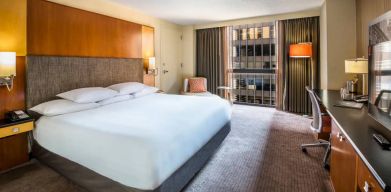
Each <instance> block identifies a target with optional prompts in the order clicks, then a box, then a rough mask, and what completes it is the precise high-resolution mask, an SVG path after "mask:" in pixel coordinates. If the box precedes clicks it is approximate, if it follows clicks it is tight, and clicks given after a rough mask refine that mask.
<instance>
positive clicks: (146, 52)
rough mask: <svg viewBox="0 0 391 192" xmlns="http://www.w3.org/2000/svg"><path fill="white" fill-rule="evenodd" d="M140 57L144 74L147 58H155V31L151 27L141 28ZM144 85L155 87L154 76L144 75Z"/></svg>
mask: <svg viewBox="0 0 391 192" xmlns="http://www.w3.org/2000/svg"><path fill="white" fill-rule="evenodd" d="M141 31H142V55H143V61H144V68H145V72H146V71H147V70H148V62H149V57H154V56H155V44H154V42H155V38H154V36H155V30H154V28H153V27H149V26H142V29H141ZM144 84H146V85H149V86H155V76H154V75H150V74H146V73H145V74H144Z"/></svg>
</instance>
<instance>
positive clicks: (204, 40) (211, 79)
mask: <svg viewBox="0 0 391 192" xmlns="http://www.w3.org/2000/svg"><path fill="white" fill-rule="evenodd" d="M227 30H228V29H227V28H226V27H218V28H209V29H199V30H197V32H196V33H197V37H196V75H197V76H198V77H205V78H206V79H207V82H208V84H207V86H208V87H207V89H208V91H209V92H211V93H214V94H217V87H218V86H223V85H226V74H225V73H226V69H227V59H228V56H227V53H228V52H227V47H228V46H226V43H227V40H226V39H227Z"/></svg>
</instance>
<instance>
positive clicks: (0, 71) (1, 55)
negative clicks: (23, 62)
mask: <svg viewBox="0 0 391 192" xmlns="http://www.w3.org/2000/svg"><path fill="white" fill-rule="evenodd" d="M11 75H16V53H15V52H0V77H9V76H11Z"/></svg>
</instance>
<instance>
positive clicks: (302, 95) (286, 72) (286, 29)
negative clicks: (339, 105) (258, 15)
mask: <svg viewBox="0 0 391 192" xmlns="http://www.w3.org/2000/svg"><path fill="white" fill-rule="evenodd" d="M278 38H279V40H278V45H279V46H278V47H279V48H278V49H279V51H278V55H279V59H278V66H277V68H278V70H277V103H276V107H277V109H279V110H284V111H289V112H293V113H302V114H308V113H311V103H310V100H309V98H308V94H307V93H306V90H305V86H310V87H312V88H318V87H319V17H308V18H299V19H290V20H281V21H278ZM303 42H311V43H312V57H311V58H308V59H303V58H290V57H289V45H291V44H296V43H303ZM311 71H312V73H311Z"/></svg>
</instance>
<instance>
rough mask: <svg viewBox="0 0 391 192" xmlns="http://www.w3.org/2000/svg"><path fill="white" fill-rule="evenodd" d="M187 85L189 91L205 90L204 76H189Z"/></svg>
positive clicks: (199, 91)
mask: <svg viewBox="0 0 391 192" xmlns="http://www.w3.org/2000/svg"><path fill="white" fill-rule="evenodd" d="M189 87H190V92H191V93H202V92H206V87H205V78H190V79H189Z"/></svg>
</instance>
